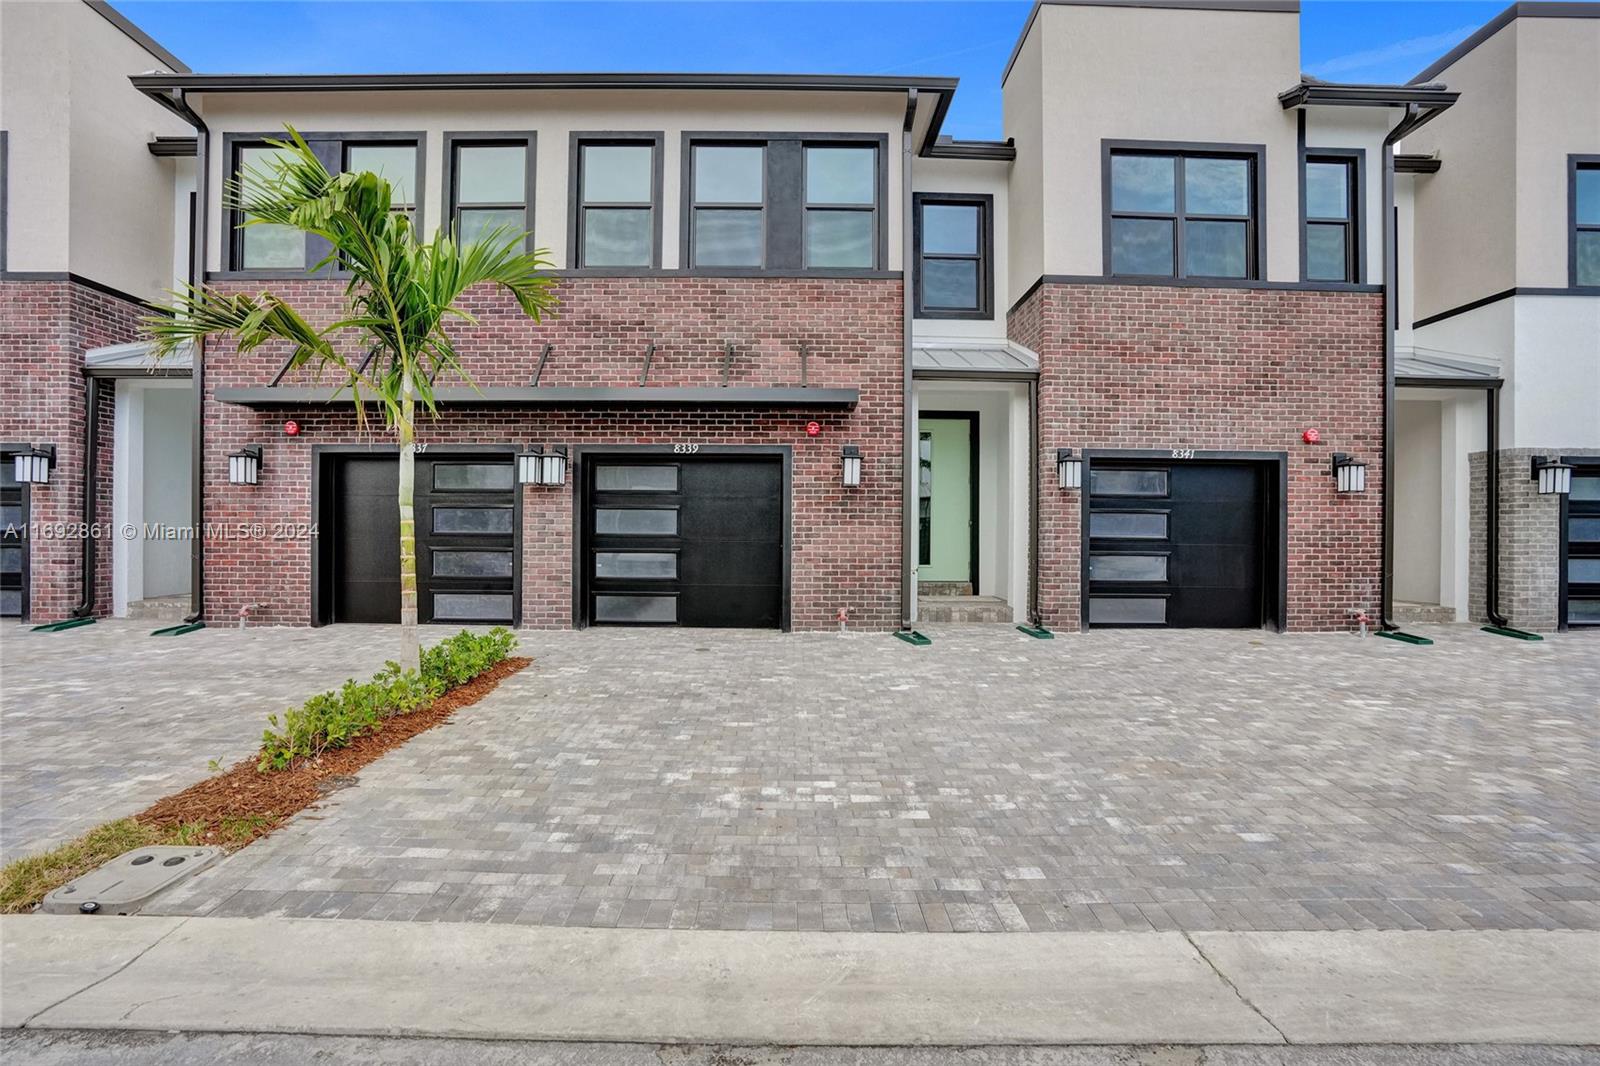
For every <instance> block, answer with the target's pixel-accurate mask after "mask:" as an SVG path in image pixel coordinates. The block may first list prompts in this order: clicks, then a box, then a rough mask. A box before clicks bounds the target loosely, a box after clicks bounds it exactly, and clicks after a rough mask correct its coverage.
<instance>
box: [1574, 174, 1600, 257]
mask: <svg viewBox="0 0 1600 1066" xmlns="http://www.w3.org/2000/svg"><path fill="white" fill-rule="evenodd" d="M1571 160H1572V162H1571V167H1572V173H1571V179H1570V181H1571V186H1572V192H1571V199H1572V206H1571V208H1570V210H1571V212H1572V245H1571V248H1572V250H1571V252H1570V261H1571V266H1570V269H1569V273H1570V274H1571V283H1572V285H1573V286H1574V287H1579V286H1581V287H1584V288H1600V156H1595V155H1575V156H1572V157H1571Z"/></svg>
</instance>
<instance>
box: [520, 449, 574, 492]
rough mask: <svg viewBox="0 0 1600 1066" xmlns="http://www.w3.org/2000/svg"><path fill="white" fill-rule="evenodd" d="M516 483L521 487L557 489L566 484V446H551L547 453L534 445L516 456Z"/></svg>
mask: <svg viewBox="0 0 1600 1066" xmlns="http://www.w3.org/2000/svg"><path fill="white" fill-rule="evenodd" d="M517 481H518V482H520V483H521V484H523V485H544V486H546V487H550V488H557V487H560V486H561V485H565V484H566V483H567V446H566V445H564V444H553V445H551V446H550V450H549V451H548V452H547V451H545V450H544V449H543V448H542V447H540V446H539V445H537V444H535V445H534V446H532V447H531V448H529V449H528V450H527V451H525V452H519V453H518V454H517Z"/></svg>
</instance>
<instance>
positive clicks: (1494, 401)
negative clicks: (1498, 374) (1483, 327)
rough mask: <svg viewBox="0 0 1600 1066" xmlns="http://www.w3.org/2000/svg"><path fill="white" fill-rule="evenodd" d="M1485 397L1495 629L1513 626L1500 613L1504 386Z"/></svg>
mask: <svg viewBox="0 0 1600 1066" xmlns="http://www.w3.org/2000/svg"><path fill="white" fill-rule="evenodd" d="M1484 397H1485V400H1486V404H1487V406H1488V409H1489V426H1488V432H1487V433H1486V434H1485V437H1484V443H1485V444H1486V445H1487V448H1488V455H1487V456H1486V462H1485V463H1484V473H1485V476H1486V477H1487V478H1488V481H1489V491H1488V492H1487V493H1486V494H1485V497H1484V506H1485V507H1486V508H1487V511H1488V513H1487V515H1486V516H1485V517H1486V518H1487V524H1488V527H1489V528H1488V536H1487V537H1485V538H1484V539H1485V540H1486V541H1488V544H1487V545H1486V548H1485V554H1486V555H1487V559H1486V560H1485V567H1484V569H1485V570H1486V571H1487V572H1486V573H1485V574H1484V588H1483V604H1484V613H1485V614H1486V615H1487V616H1488V618H1489V624H1490V625H1492V626H1501V627H1502V628H1504V627H1508V626H1509V625H1510V623H1509V622H1508V621H1507V620H1506V617H1505V615H1503V614H1501V613H1500V386H1499V385H1498V384H1496V385H1493V386H1491V387H1490V388H1488V389H1486V390H1484Z"/></svg>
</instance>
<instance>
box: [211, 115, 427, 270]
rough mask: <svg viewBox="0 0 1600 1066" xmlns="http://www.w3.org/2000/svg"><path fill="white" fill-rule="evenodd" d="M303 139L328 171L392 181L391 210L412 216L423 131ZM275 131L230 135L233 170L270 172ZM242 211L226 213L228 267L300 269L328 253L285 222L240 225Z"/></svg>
mask: <svg viewBox="0 0 1600 1066" xmlns="http://www.w3.org/2000/svg"><path fill="white" fill-rule="evenodd" d="M301 136H303V137H304V138H305V141H306V144H307V145H308V146H309V147H310V148H311V150H312V151H313V152H314V153H316V156H317V158H318V159H320V160H321V161H322V165H323V166H325V167H327V168H328V169H329V170H330V171H333V172H336V173H337V172H339V171H371V172H373V173H375V174H377V175H379V176H380V177H382V178H385V179H386V180H388V181H389V182H390V184H391V185H392V187H393V188H392V192H391V195H392V204H391V206H392V209H393V210H395V211H404V212H405V213H406V214H408V215H410V216H411V218H412V221H413V222H416V221H417V218H418V215H419V211H418V207H417V205H418V202H419V199H420V191H421V187H422V144H423V140H422V135H421V134H416V133H370V134H355V135H350V136H329V135H327V134H316V133H308V134H302V135H301ZM269 137H270V138H273V139H276V138H277V137H278V135H277V134H267V135H260V136H238V135H229V136H228V137H227V138H226V141H227V143H228V144H230V145H231V148H230V150H229V154H228V156H227V157H226V158H229V159H230V160H231V164H232V173H233V175H234V176H235V177H241V176H243V175H244V174H245V172H246V171H252V170H253V171H257V172H262V173H268V174H270V173H271V172H272V165H273V160H274V159H275V158H276V157H277V155H278V154H279V153H280V152H281V151H282V149H278V148H274V147H273V146H271V145H270V144H267V143H265V142H266V141H267V139H268V138H269ZM244 220H245V219H244V212H242V211H232V212H230V213H229V228H230V232H231V238H230V243H229V245H228V256H227V261H228V269H230V270H272V271H283V272H285V273H290V274H293V273H297V272H303V271H305V270H306V269H308V268H309V267H310V266H312V265H313V264H315V263H317V262H319V261H321V260H322V259H323V258H324V257H325V256H326V255H327V253H328V246H327V242H326V241H323V240H322V239H321V238H317V237H312V236H310V235H308V234H305V233H302V232H300V231H299V230H296V229H294V228H292V227H290V226H280V225H276V224H263V225H255V226H245V225H242V223H243V222H244Z"/></svg>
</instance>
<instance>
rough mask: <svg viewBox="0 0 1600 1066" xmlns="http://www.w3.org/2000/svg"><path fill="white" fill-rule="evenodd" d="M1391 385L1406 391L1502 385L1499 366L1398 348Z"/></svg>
mask: <svg viewBox="0 0 1600 1066" xmlns="http://www.w3.org/2000/svg"><path fill="white" fill-rule="evenodd" d="M1394 383H1395V384H1396V385H1402V386H1407V387H1410V388H1432V389H1497V388H1499V387H1500V386H1501V385H1502V384H1503V383H1504V378H1502V376H1501V369H1500V364H1499V363H1498V362H1493V361H1490V360H1486V359H1482V358H1478V357H1475V356H1470V355H1462V354H1460V353H1458V352H1444V351H1440V350H1438V349H1436V348H1417V347H1411V348H1399V349H1396V351H1395V353H1394Z"/></svg>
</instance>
